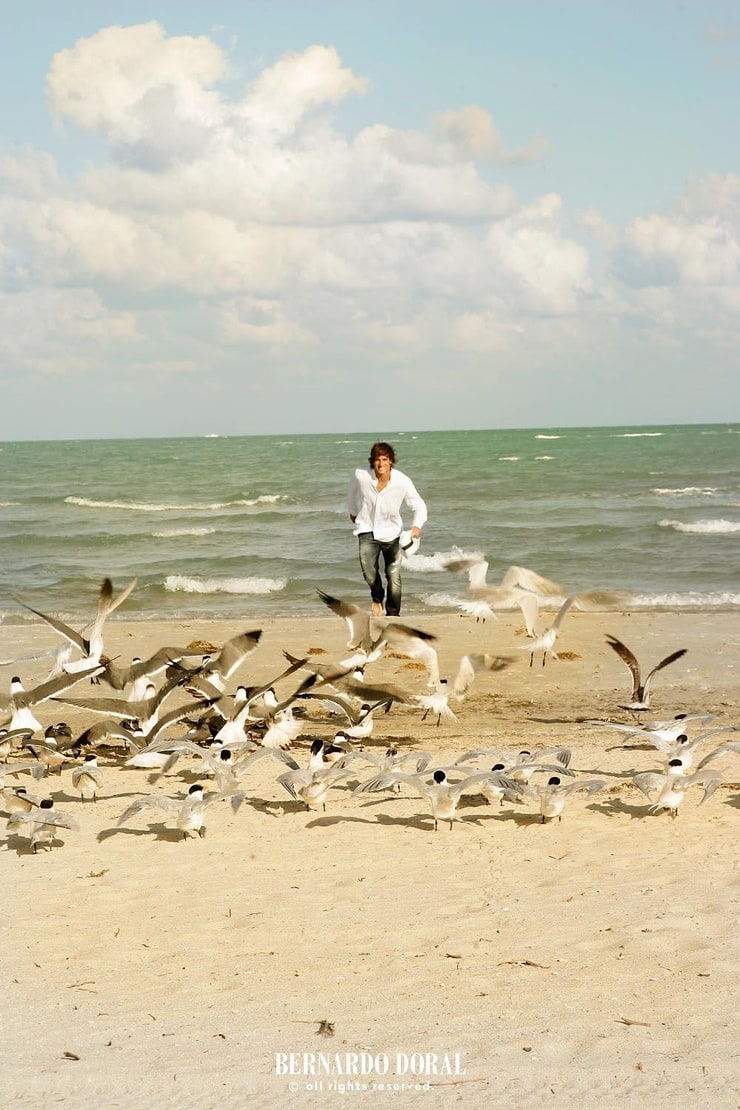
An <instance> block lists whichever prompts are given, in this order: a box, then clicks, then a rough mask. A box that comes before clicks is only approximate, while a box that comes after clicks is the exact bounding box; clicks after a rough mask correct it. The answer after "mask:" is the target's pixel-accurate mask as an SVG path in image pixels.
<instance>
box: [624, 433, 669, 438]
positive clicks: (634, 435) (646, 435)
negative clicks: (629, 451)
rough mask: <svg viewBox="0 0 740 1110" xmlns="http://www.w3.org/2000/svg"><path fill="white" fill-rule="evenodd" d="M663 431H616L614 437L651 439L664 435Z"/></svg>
mask: <svg viewBox="0 0 740 1110" xmlns="http://www.w3.org/2000/svg"><path fill="white" fill-rule="evenodd" d="M664 434H665V433H663V432H614V433H613V435H612V437H611V438H612V439H650V438H652V437H654V436H662V435H664Z"/></svg>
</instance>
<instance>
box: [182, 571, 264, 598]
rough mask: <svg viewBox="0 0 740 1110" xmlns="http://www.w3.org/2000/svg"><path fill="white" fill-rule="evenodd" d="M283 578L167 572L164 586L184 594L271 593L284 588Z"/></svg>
mask: <svg viewBox="0 0 740 1110" xmlns="http://www.w3.org/2000/svg"><path fill="white" fill-rule="evenodd" d="M285 585H286V582H285V579H284V578H189V577H187V576H185V575H181V574H169V575H168V576H167V578H165V580H164V588H165V589H166V590H167V591H169V592H170V593H186V594H272V593H276V592H277V591H278V590H284V589H285Z"/></svg>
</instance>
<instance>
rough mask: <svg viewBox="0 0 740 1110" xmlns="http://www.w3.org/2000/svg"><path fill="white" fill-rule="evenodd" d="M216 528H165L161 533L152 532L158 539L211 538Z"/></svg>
mask: <svg viewBox="0 0 740 1110" xmlns="http://www.w3.org/2000/svg"><path fill="white" fill-rule="evenodd" d="M215 531H216V529H215V528H164V529H163V530H162V531H161V532H152V535H153V536H156V537H157V539H166V540H168V539H171V538H172V536H210V535H211V534H212V533H213V532H215Z"/></svg>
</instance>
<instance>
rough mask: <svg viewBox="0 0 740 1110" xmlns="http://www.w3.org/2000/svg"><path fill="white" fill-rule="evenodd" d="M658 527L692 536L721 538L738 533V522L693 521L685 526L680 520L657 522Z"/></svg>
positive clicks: (739, 525) (739, 528) (739, 530)
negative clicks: (672, 529) (687, 533)
mask: <svg viewBox="0 0 740 1110" xmlns="http://www.w3.org/2000/svg"><path fill="white" fill-rule="evenodd" d="M658 527H659V528H675V530H676V531H677V532H689V533H691V534H692V535H704V536H723V535H728V534H729V533H731V532H740V521H737V520H722V519H720V520H694V521H692V522H691V523H689V524H686V523H684V521H682V520H659V521H658Z"/></svg>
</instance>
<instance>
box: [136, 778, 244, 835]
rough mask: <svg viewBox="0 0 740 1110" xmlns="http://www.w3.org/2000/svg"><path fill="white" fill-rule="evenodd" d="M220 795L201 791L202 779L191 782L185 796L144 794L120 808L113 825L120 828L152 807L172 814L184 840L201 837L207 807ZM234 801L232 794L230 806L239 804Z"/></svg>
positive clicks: (216, 800)
mask: <svg viewBox="0 0 740 1110" xmlns="http://www.w3.org/2000/svg"><path fill="white" fill-rule="evenodd" d="M223 797H224V795H223V794H222V793H221V792H220V791H218V790H209V791H208V792H207V793H204V791H203V786H202V785H201V783H194V784H193V786H191V787H190V789H189V790H188V792H187V794H186V795H185V797H184V798H183V797H179V798H170V797H167V796H166V795H164V794H145V795H143V796H142V797H141V798H137V799H136V800H135V801H134V802H132V803H131V805H130V806H128V808H127V809H125V810H124V811H123V813H122V814H121V815H120V817H119V818H118V820H117V821H116V825H118V827H119V828H120V826H121V825H125V824H126V823H127V822H128V821H130V820H131V818H132V817H136V815H137V814H139V813H142V812H143V811H144V810H145V809H155V810H159V811H160V813H164V814H165V815H166V816H167V817H169V818H174V821H175V828H176V829H177V830H178V831H179V832H181V833H182V838H183V840H187V839H188V838H189V837H191V836H200V837H203V836H205V835H206V826H205V819H206V814H207V812H208V809H209V808H210V806H212V805H213V803H214V802H218V801H220V800H221V799H222V798H223ZM238 800H239V801H240V800H241V799H238ZM236 801H237V799H236V798H235V797H232V800H231V804H232V809H236V808H238V805H236V806H235V802H236Z"/></svg>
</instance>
